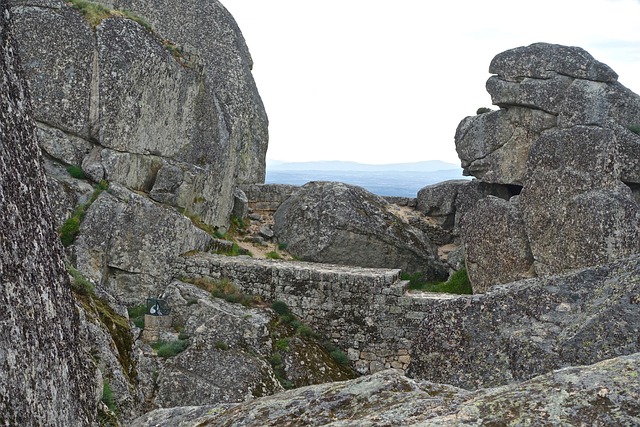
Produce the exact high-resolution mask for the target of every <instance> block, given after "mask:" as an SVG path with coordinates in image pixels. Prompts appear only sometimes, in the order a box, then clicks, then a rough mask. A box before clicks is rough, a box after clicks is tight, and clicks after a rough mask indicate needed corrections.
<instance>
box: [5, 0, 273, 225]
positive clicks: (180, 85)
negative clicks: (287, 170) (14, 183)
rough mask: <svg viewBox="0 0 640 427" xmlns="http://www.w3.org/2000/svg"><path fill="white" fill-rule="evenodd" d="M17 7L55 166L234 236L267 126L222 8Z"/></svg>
mask: <svg viewBox="0 0 640 427" xmlns="http://www.w3.org/2000/svg"><path fill="white" fill-rule="evenodd" d="M14 3H15V7H14V14H15V19H14V26H15V31H16V33H17V39H18V41H19V50H20V52H21V55H22V56H23V58H24V64H25V65H24V68H25V73H26V79H27V81H28V83H29V85H30V87H31V90H32V92H33V93H34V94H35V96H34V97H33V98H34V107H35V108H34V111H35V115H34V118H35V120H36V122H37V125H38V131H39V136H40V141H41V143H40V145H41V147H42V149H43V150H44V151H45V152H46V153H47V155H48V156H50V159H51V160H52V161H55V162H61V163H62V164H65V165H77V166H82V169H83V170H84V173H85V174H86V175H87V176H88V177H90V178H91V179H92V180H93V181H95V182H98V181H100V180H102V179H106V180H108V181H110V182H117V183H119V184H121V185H123V186H125V187H127V188H129V189H131V190H135V191H142V192H144V193H146V194H148V195H149V196H150V197H151V198H153V199H155V200H158V201H160V202H163V203H167V204H170V205H173V206H177V207H180V208H184V209H187V210H189V211H190V212H192V213H194V214H197V215H199V216H200V217H201V218H202V219H203V220H204V221H205V222H206V223H208V224H211V225H214V226H220V227H225V226H227V225H228V221H229V214H230V212H231V209H232V207H233V191H234V189H235V187H236V186H238V185H241V184H251V183H256V182H262V181H263V179H264V170H265V168H264V156H265V153H266V147H267V117H266V114H265V112H264V108H263V106H262V102H261V100H260V97H259V95H258V93H257V91H256V88H255V84H254V82H253V78H252V76H251V72H250V69H251V58H250V56H249V53H248V51H247V48H246V46H245V43H244V40H243V38H242V35H241V34H240V31H239V30H238V28H237V26H236V24H235V22H234V20H233V18H232V17H231V16H230V15H229V13H228V12H227V11H226V10H225V9H224V7H223V6H222V5H221V4H220V3H219V2H218V1H216V0H202V1H198V2H196V3H193V2H192V3H188V4H187V3H181V2H172V1H166V2H155V1H154V2H137V1H136V2H127V1H119V2H110V1H105V2H104V3H103V4H104V8H103V9H104V10H102V11H101V13H102V15H101V16H100V18H103V19H97V18H96V17H95V16H92V12H91V9H88V7H89V6H91V4H89V5H88V6H84V5H81V4H76V5H75V6H74V7H75V8H77V9H79V10H74V8H72V7H71V6H69V5H67V3H65V2H62V1H60V0H51V1H47V2H40V1H26V2H25V1H17V0H16V1H15V2H14ZM98 3H100V2H98ZM98 6H99V5H98ZM121 9H126V10H127V11H128V12H126V13H124V12H121V11H120V10H121ZM83 13H84V14H85V16H86V19H85V17H83ZM176 16H180V17H181V19H179V20H176V19H175V17H176ZM87 20H90V21H91V23H89V22H87Z"/></svg>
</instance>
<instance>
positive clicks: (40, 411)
mask: <svg viewBox="0 0 640 427" xmlns="http://www.w3.org/2000/svg"><path fill="white" fill-rule="evenodd" d="M12 25H13V22H12V20H11V15H10V13H9V10H8V5H7V1H6V0H0V112H1V113H0V289H2V292H0V306H1V307H2V309H1V310H0V324H2V327H1V328H0V424H3V425H7V426H9V425H11V426H28V425H33V426H35V425H47V426H87V425H94V424H95V423H96V421H97V420H96V408H97V402H98V394H97V391H98V390H99V389H98V386H99V384H98V381H97V377H96V374H95V365H94V363H93V361H92V360H91V358H90V355H89V354H88V353H87V352H86V351H85V347H84V346H83V345H82V343H81V342H80V331H79V317H78V311H77V309H76V306H75V304H74V301H73V299H72V297H71V291H70V285H69V278H68V275H67V272H66V271H65V265H64V261H63V260H64V256H63V251H62V246H61V245H60V241H59V239H58V236H57V235H56V232H55V230H54V218H53V215H52V213H51V209H50V207H49V195H48V194H47V183H46V179H45V175H44V168H43V167H42V161H41V153H40V150H39V149H38V145H37V141H36V129H35V126H34V123H33V121H32V119H31V102H30V100H29V97H28V95H27V93H26V89H27V85H26V83H25V81H24V80H23V78H22V76H21V74H20V73H19V70H20V64H19V62H18V59H17V47H16V45H15V42H14V40H13V35H12V32H11V30H10V28H11V26H12Z"/></svg>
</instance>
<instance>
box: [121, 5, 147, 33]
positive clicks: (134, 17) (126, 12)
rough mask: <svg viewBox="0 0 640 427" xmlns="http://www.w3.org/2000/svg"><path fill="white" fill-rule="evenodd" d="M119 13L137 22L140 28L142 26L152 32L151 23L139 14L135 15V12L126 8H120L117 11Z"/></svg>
mask: <svg viewBox="0 0 640 427" xmlns="http://www.w3.org/2000/svg"><path fill="white" fill-rule="evenodd" d="M118 12H119V13H120V14H122V15H123V16H124V17H125V18H128V19H131V20H132V21H135V22H137V23H138V24H139V25H140V26H141V27H142V28H144V29H145V30H147V31H149V32H152V31H153V28H151V25H150V24H149V23H148V22H147V21H146V20H145V19H144V18H142V17H141V16H139V15H136V14H135V13H133V12H131V11H130V10H127V9H122V10H120V11H118Z"/></svg>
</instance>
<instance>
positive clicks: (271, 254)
mask: <svg viewBox="0 0 640 427" xmlns="http://www.w3.org/2000/svg"><path fill="white" fill-rule="evenodd" d="M265 256H266V257H267V258H269V259H282V256H280V254H279V253H278V252H276V251H271V252H267V253H266V254H265Z"/></svg>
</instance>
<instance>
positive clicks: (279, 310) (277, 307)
mask: <svg viewBox="0 0 640 427" xmlns="http://www.w3.org/2000/svg"><path fill="white" fill-rule="evenodd" d="M271 308H272V309H273V311H275V312H276V314H278V315H280V316H285V315H289V314H291V310H289V306H288V305H287V303H285V302H284V301H274V302H273V303H272V304H271Z"/></svg>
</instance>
